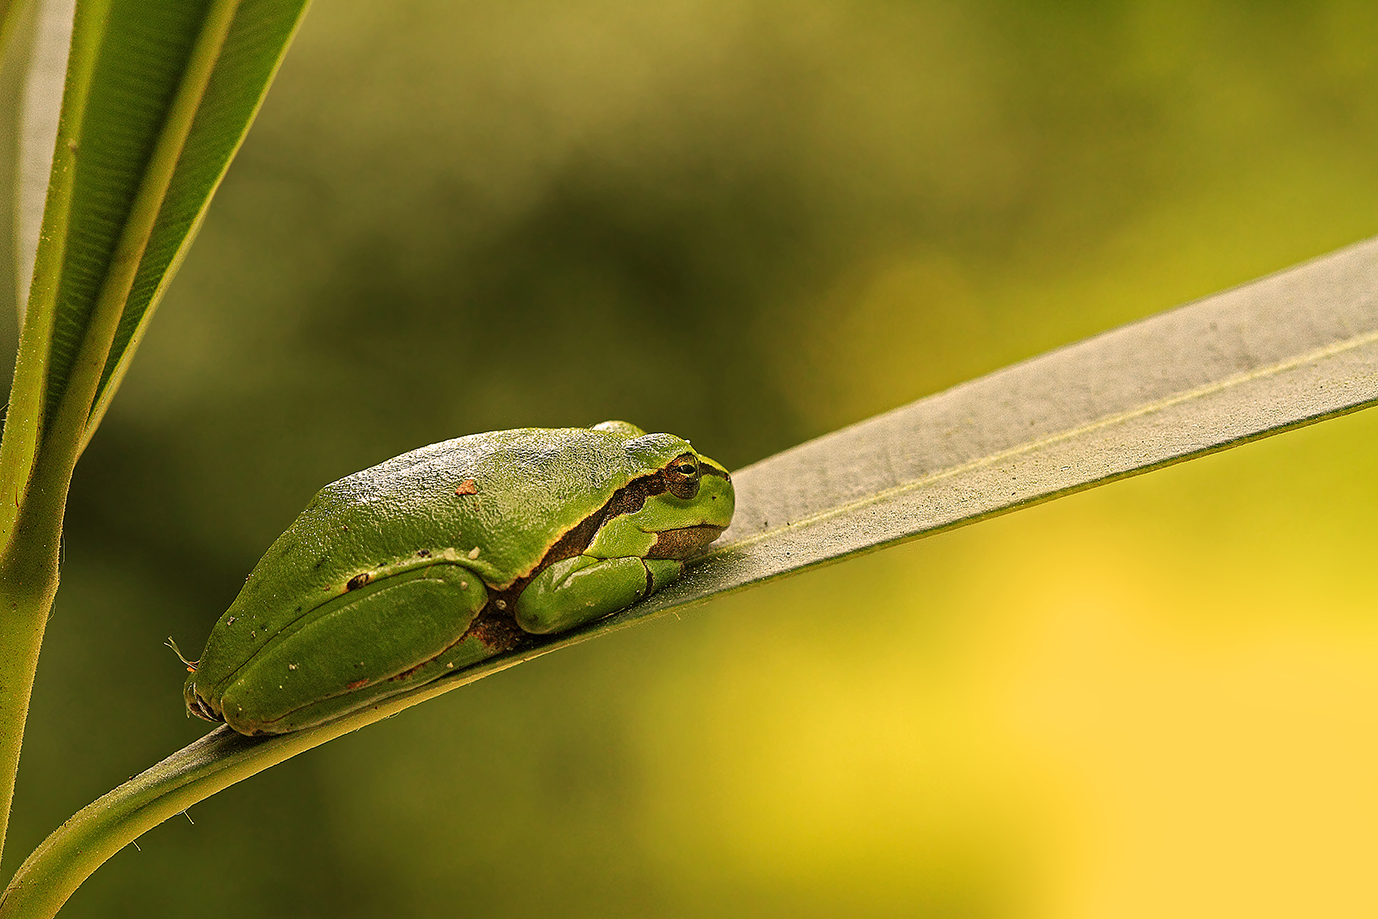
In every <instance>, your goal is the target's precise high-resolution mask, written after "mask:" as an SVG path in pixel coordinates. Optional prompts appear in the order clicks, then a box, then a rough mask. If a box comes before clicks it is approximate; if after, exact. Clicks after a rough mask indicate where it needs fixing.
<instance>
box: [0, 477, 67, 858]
mask: <svg viewBox="0 0 1378 919" xmlns="http://www.w3.org/2000/svg"><path fill="white" fill-rule="evenodd" d="M55 460H56V461H55V462H51V463H40V464H39V472H38V473H37V474H36V475H35V477H34V478H33V480H32V481H31V482H30V486H29V491H28V494H27V496H26V498H25V501H24V503H23V506H22V507H21V508H20V512H19V516H18V518H17V520H16V527H15V534H14V536H15V538H14V539H12V540H11V541H10V543H9V545H8V547H7V548H6V550H5V552H4V554H3V556H0V648H3V649H4V652H5V653H3V654H0V852H3V850H4V840H5V832H6V830H7V828H8V826H9V813H10V804H11V803H12V802H13V800H14V782H15V777H16V775H17V773H18V770H19V751H20V747H21V746H22V744H23V741H24V725H25V722H26V721H27V719H28V714H29V697H30V695H31V694H32V691H33V679H34V673H35V672H36V670H37V668H38V650H39V647H40V646H41V645H42V643H43V631H44V629H45V628H46V627H47V624H48V613H49V611H50V610H51V609H52V606H53V598H54V597H55V596H56V595H57V581H58V550H59V545H60V542H61V537H62V515H63V511H64V510H65V508H66V504H67V489H68V486H69V485H70V483H71V478H72V468H73V466H74V465H75V462H76V455H75V452H72V451H69V452H68V453H67V455H66V456H64V457H57V458H55Z"/></svg>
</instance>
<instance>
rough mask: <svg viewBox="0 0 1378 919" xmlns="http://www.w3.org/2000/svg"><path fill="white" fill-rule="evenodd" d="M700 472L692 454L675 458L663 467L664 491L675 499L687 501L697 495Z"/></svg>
mask: <svg viewBox="0 0 1378 919" xmlns="http://www.w3.org/2000/svg"><path fill="white" fill-rule="evenodd" d="M701 471H702V470H700V468H699V463H698V460H697V459H696V458H695V457H694V455H693V454H691V453H686V454H684V455H683V456H680V457H677V458H676V459H675V460H674V461H673V462H672V463H670V465H668V466H666V467H665V489H666V490H667V491H668V492H670V494H672V495H674V496H675V497H676V498H683V499H685V500H688V499H690V498H692V497H694V495H696V494H698V493H699V476H700V473H701Z"/></svg>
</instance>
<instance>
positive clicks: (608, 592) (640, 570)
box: [516, 555, 684, 635]
mask: <svg viewBox="0 0 1378 919" xmlns="http://www.w3.org/2000/svg"><path fill="white" fill-rule="evenodd" d="M683 568H684V566H683V565H682V564H681V563H680V562H678V561H676V560H675V559H668V558H636V557H633V558H594V557H592V556H589V555H576V556H574V557H573V558H566V559H562V560H560V561H558V562H555V563H554V564H552V565H550V566H549V567H547V568H546V569H545V570H543V571H542V572H541V573H540V574H538V575H536V577H534V578H532V579H531V582H530V583H529V584H527V585H526V587H525V589H523V590H522V592H521V596H519V597H518V598H517V607H516V616H517V624H518V625H520V626H521V627H522V628H523V629H525V630H526V631H528V632H532V633H535V634H537V635H548V634H550V633H552V632H563V631H564V630H565V629H572V628H574V627H575V626H576V625H583V624H584V623H585V622H592V621H593V620H595V619H598V618H600V617H602V616H606V615H607V614H608V613H613V612H616V611H617V610H620V609H626V608H627V607H629V606H631V605H632V604H633V603H635V602H636V601H637V600H640V599H641V598H642V597H644V596H646V595H647V594H649V593H651V592H652V591H655V590H659V589H660V588H662V587H664V586H665V585H666V584H669V583H670V582H671V581H673V580H675V578H677V577H679V574H680V571H682V570H683Z"/></svg>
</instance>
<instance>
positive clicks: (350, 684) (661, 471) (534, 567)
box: [184, 421, 734, 734]
mask: <svg viewBox="0 0 1378 919" xmlns="http://www.w3.org/2000/svg"><path fill="white" fill-rule="evenodd" d="M733 507H734V497H733V491H732V481H731V479H730V478H729V477H728V474H727V470H726V469H724V468H723V467H722V466H720V465H719V464H718V463H716V462H714V461H713V460H711V459H709V458H708V457H706V456H703V455H702V454H700V453H698V452H696V451H695V450H694V448H693V447H691V446H690V445H689V442H688V441H687V440H683V439H681V438H679V437H675V436H674V435H672V434H647V433H646V432H645V431H642V430H641V429H640V428H638V427H635V426H634V425H631V424H627V423H626V422H623V421H606V422H603V423H602V424H598V425H594V426H593V427H591V428H562V429H544V428H522V429H518V430H512V431H493V432H490V433H487V434H475V435H472V436H469V437H460V438H457V439H455V440H447V441H445V442H443V443H438V444H432V445H431V446H429V447H422V448H421V449H419V450H413V451H412V452H410V453H405V454H403V455H401V456H398V457H396V458H394V459H391V460H388V461H387V462H385V463H382V464H381V465H378V466H374V467H373V468H371V469H365V470H364V471H363V472H358V473H355V474H354V475H351V476H348V477H346V478H343V479H340V480H339V481H338V482H335V483H333V484H331V485H327V486H326V487H325V488H323V489H322V490H321V491H320V493H319V494H317V495H316V497H315V498H314V499H313V500H312V501H311V503H310V505H308V506H307V508H306V510H305V511H303V512H302V514H301V516H300V517H298V518H297V519H296V521H295V522H294V523H293V524H292V525H291V526H290V527H288V528H287V531H286V532H285V533H283V534H282V536H280V537H278V539H277V540H276V541H275V542H274V543H273V544H272V546H271V547H269V549H268V551H267V553H266V554H265V555H264V556H263V558H262V559H261V560H260V561H259V563H258V565H256V566H255V567H254V569H253V571H252V572H251V573H250V574H249V577H248V580H247V581H246V582H245V584H244V588H243V590H242V591H240V593H239V596H238V597H236V598H235V600H234V602H233V603H231V604H230V608H229V609H228V610H226V611H225V614H224V615H223V616H221V617H220V620H219V621H218V622H217V623H216V624H215V627H214V628H213V629H212V630H211V634H210V638H209V639H208V640H207V642H206V650H205V652H204V653H203V654H202V655H201V659H200V661H198V662H197V663H196V664H195V665H194V670H193V672H192V673H191V675H190V676H189V677H188V678H187V681H186V687H185V691H184V696H185V698H186V704H187V710H188V711H189V712H191V713H192V714H195V715H198V716H200V717H202V718H205V719H207V720H210V721H224V722H226V723H227V724H229V726H230V727H232V728H234V729H235V730H236V731H238V732H240V733H241V734H279V733H284V732H287V731H293V730H297V729H299V728H304V727H309V726H311V725H314V724H319V723H321V722H324V721H328V720H330V719H332V718H337V717H339V716H341V715H344V714H346V713H348V712H351V711H355V710H357V709H360V708H363V707H365V706H367V705H369V704H371V703H374V702H376V701H378V700H380V699H383V698H385V697H387V696H391V695H395V694H397V693H400V692H404V691H406V690H409V689H412V688H414V687H416V686H419V685H421V684H423V683H427V682H429V681H431V680H434V679H437V678H438V677H441V676H444V675H445V674H447V673H451V672H453V671H455V670H458V669H460V668H463V667H466V666H468V665H470V664H473V663H475V662H477V661H481V660H483V659H484V658H488V657H492V656H493V655H495V654H500V653H503V652H506V651H510V650H513V649H515V648H518V647H521V646H523V645H525V644H528V643H531V642H533V641H535V640H536V639H535V636H539V635H549V634H553V633H557V632H563V631H565V630H567V629H572V628H574V627H575V626H579V625H582V624H584V623H587V622H592V621H593V620H595V619H598V618H600V617H602V616H606V615H608V614H609V613H612V612H615V611H617V610H620V609H624V608H626V607H628V606H630V605H631V604H633V603H635V602H636V601H638V600H640V599H641V598H643V597H645V596H647V595H649V594H650V593H651V592H652V591H655V590H657V589H659V588H661V587H664V586H665V585H666V584H669V583H670V582H672V581H674V580H675V579H676V578H677V577H679V575H680V572H681V571H682V570H683V566H684V561H685V559H688V558H689V557H691V556H693V555H694V554H696V553H698V552H699V551H701V550H702V549H703V548H704V547H705V546H707V545H708V544H709V543H710V542H712V541H713V540H714V539H716V538H717V536H718V534H719V533H721V532H722V531H723V530H724V529H725V528H726V527H727V525H728V524H729V523H730V522H731V520H732V511H733Z"/></svg>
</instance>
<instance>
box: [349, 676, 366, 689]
mask: <svg viewBox="0 0 1378 919" xmlns="http://www.w3.org/2000/svg"><path fill="white" fill-rule="evenodd" d="M367 685H368V677H364V678H363V679H362V680H355V681H354V682H352V683H346V684H345V689H351V690H353V689H360V688H361V687H364V686H367Z"/></svg>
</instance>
